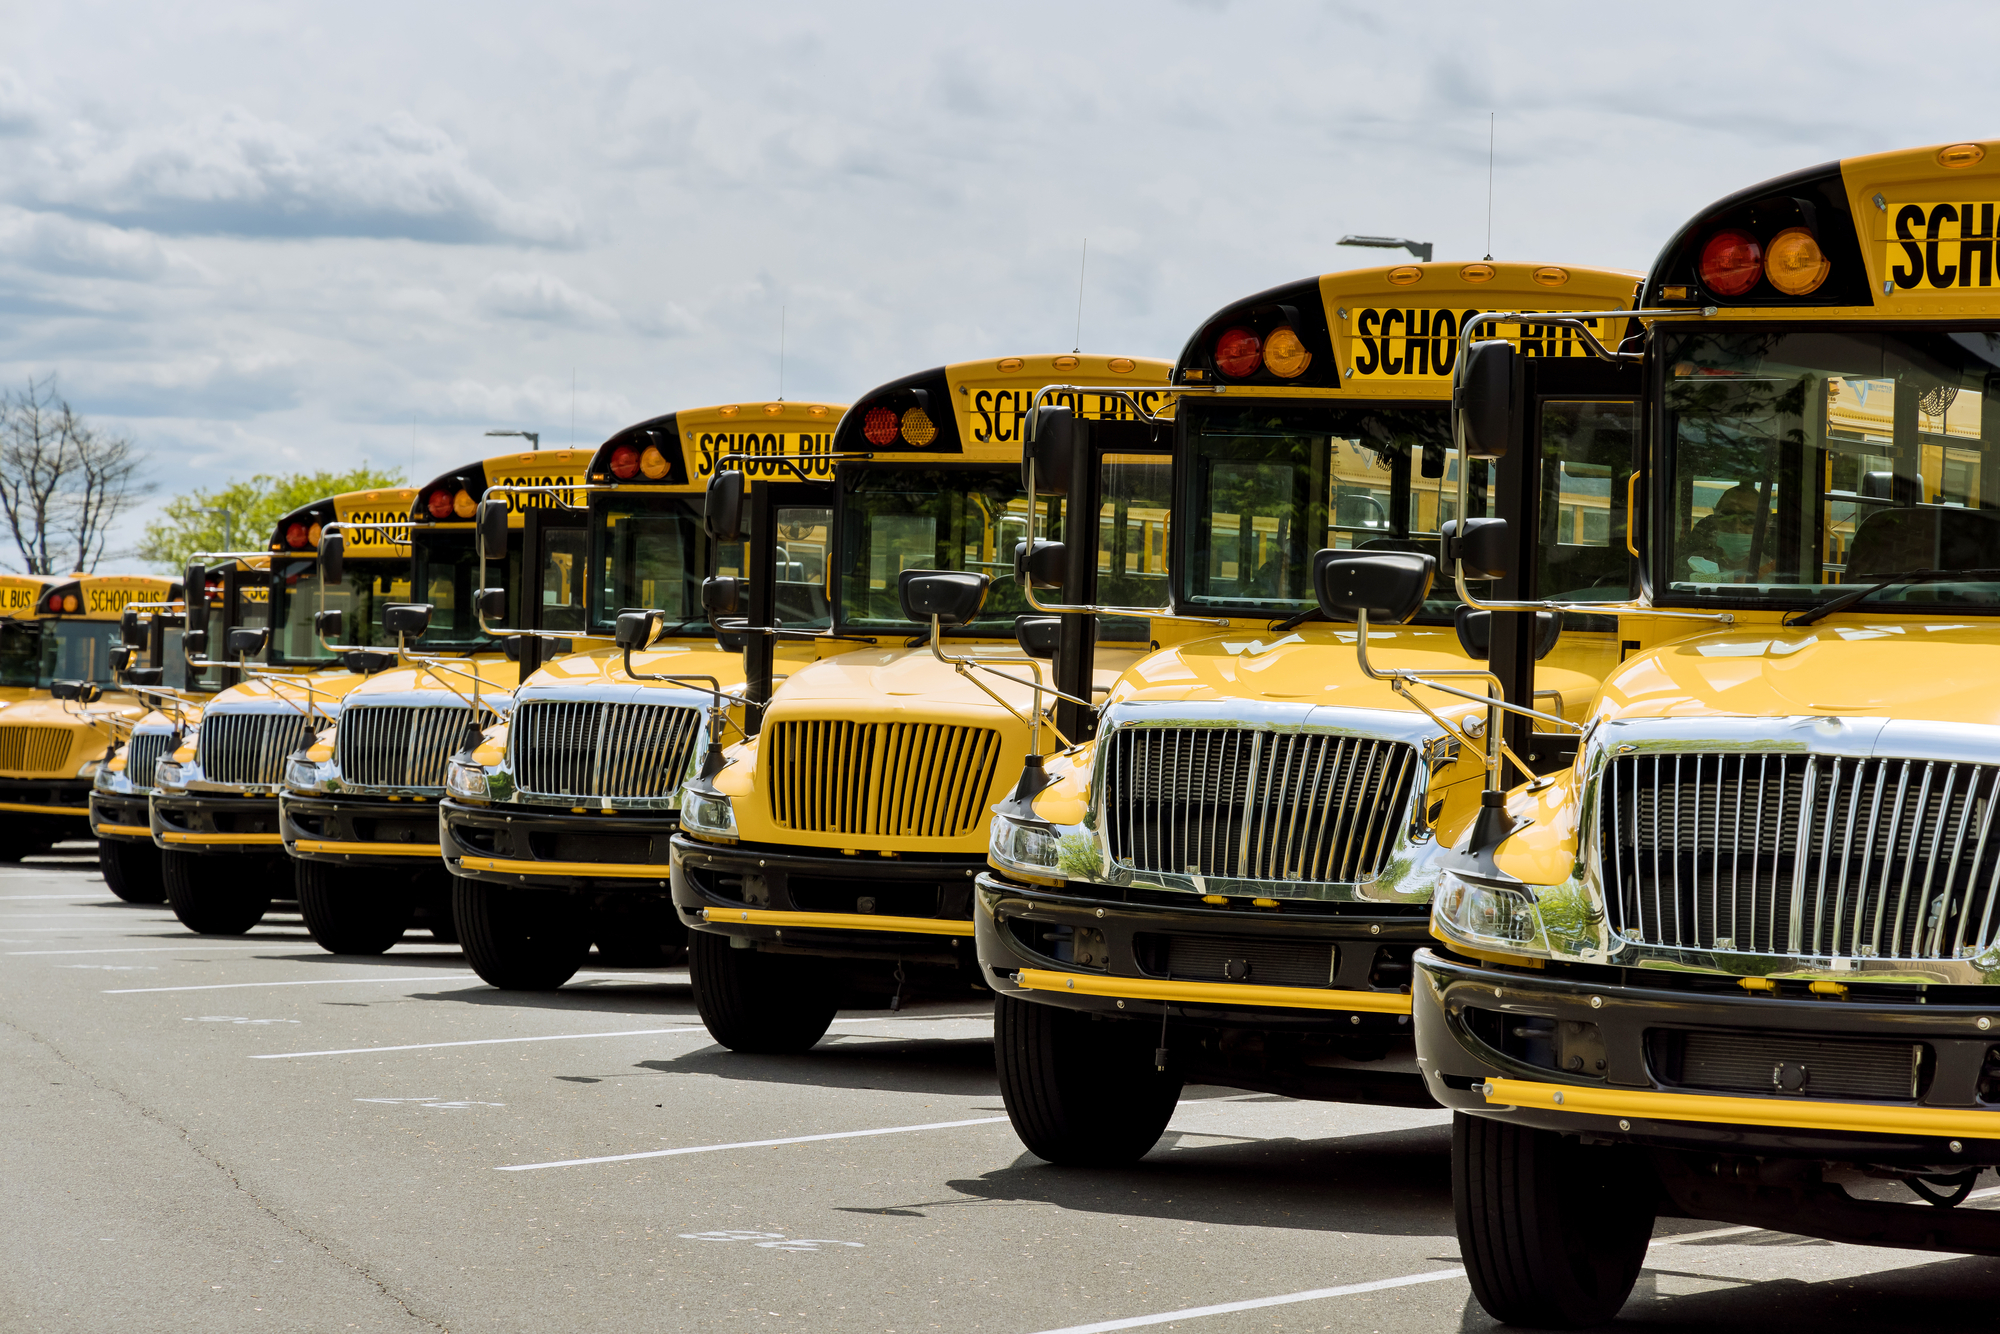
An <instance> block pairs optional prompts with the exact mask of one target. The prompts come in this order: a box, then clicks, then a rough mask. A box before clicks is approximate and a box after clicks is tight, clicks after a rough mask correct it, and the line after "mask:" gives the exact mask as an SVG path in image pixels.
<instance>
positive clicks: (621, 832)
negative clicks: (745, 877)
mask: <svg viewBox="0 0 2000 1334" xmlns="http://www.w3.org/2000/svg"><path fill="white" fill-rule="evenodd" d="M437 813H438V818H437V826H438V834H437V838H438V844H439V852H440V853H441V855H442V856H443V857H444V860H445V863H446V864H447V865H449V866H450V867H451V869H452V871H453V873H454V874H457V875H460V876H463V877H464V878H466V879H468V880H479V881H484V882H487V883H490V884H499V885H507V886H511V887H513V888H515V889H561V890H588V891H590V892H591V893H593V894H599V895H614V896H624V897H645V898H663V897H665V896H666V894H667V893H668V872H667V862H668V858H669V856H670V853H669V849H668V844H669V841H670V840H671V839H672V838H673V836H674V832H675V831H676V830H677V829H679V828H680V821H679V820H678V819H677V818H676V817H674V816H672V815H657V814H649V815H578V814H576V813H575V812H573V811H567V810H560V809H551V808H548V807H541V806H520V805H511V804H510V805H500V806H474V805H470V804H467V803H464V802H458V801H453V800H452V799H451V798H449V797H447V798H445V799H444V800H443V801H441V802H439V803H438V806H437Z"/></svg>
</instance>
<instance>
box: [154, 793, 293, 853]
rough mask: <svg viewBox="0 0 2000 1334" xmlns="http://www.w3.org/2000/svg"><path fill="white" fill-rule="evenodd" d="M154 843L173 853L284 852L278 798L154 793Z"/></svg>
mask: <svg viewBox="0 0 2000 1334" xmlns="http://www.w3.org/2000/svg"><path fill="white" fill-rule="evenodd" d="M148 815H149V826H150V828H151V829H152V831H153V842H154V843H155V844H157V845H158V846H160V847H161V848H164V849H166V850H167V851H169V852H197V853H205V854H222V853H254V854H260V855H263V856H272V855H278V856H282V855H283V854H284V851H285V846H284V838H283V837H282V836H281V835H280V834H279V832H278V799H277V798H276V797H275V796H272V797H231V796H223V795H220V794H217V793H211V792H201V793H186V792H182V793H174V794H172V795H169V794H167V793H165V792H155V793H153V795H152V797H151V798H150V799H149V801H148Z"/></svg>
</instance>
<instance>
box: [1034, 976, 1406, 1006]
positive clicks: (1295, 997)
mask: <svg viewBox="0 0 2000 1334" xmlns="http://www.w3.org/2000/svg"><path fill="white" fill-rule="evenodd" d="M1015 980H1016V981H1018V982H1019V983H1020V984H1021V985H1022V986H1024V987H1026V988H1028V989H1029V990H1030V991H1068V992H1072V993H1074V994H1077V995H1082V996H1117V997H1119V998H1121V999H1124V1000H1149V1001H1180V1002H1183V1003H1185V1004H1190V1005H1255V1006H1262V1007H1265V1008H1270V1009H1281V1010H1340V1011H1342V1012H1347V1011H1351V1010H1364V1011H1367V1012H1369V1013H1371V1014H1408V1013H1409V1012H1410V998H1409V997H1408V996H1405V995H1402V994H1401V993H1399V992H1394V991H1331V990H1327V989H1324V988H1321V987H1257V986H1251V985H1249V984H1247V983H1242V982H1169V981H1165V980H1162V979H1158V978H1148V977H1096V976H1092V975H1089V974H1085V973H1057V972H1051V971H1049V970H1048V969H1046V968H1023V969H1022V970H1021V971H1020V972H1019V973H1017V974H1015Z"/></svg>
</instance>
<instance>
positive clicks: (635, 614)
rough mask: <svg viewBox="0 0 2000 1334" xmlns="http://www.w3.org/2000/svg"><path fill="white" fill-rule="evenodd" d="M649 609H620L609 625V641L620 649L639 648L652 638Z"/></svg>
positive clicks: (653, 614)
mask: <svg viewBox="0 0 2000 1334" xmlns="http://www.w3.org/2000/svg"><path fill="white" fill-rule="evenodd" d="M655 614H656V613H654V612H650V611H621V612H619V613H618V619H617V620H616V621H614V622H613V623H612V626H611V642H612V643H614V644H616V645H618V647H619V648H622V649H640V648H644V647H646V645H647V644H649V643H651V642H652V639H653V617H654V616H655Z"/></svg>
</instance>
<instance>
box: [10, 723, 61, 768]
mask: <svg viewBox="0 0 2000 1334" xmlns="http://www.w3.org/2000/svg"><path fill="white" fill-rule="evenodd" d="M71 735H72V734H71V732H70V731H69V729H68V728H66V727H0V770H5V771H7V772H9V773H60V772H61V771H62V770H63V769H65V768H67V767H68V766H67V761H68V759H69V743H70V737H71Z"/></svg>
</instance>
